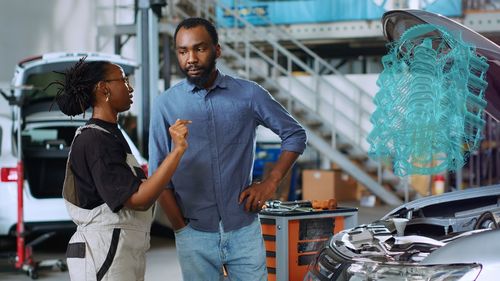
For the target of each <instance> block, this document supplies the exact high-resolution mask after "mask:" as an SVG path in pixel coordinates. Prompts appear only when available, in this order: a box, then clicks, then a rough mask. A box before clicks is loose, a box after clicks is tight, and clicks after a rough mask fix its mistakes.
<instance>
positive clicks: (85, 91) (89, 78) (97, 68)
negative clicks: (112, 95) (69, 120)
mask: <svg viewBox="0 0 500 281" xmlns="http://www.w3.org/2000/svg"><path fill="white" fill-rule="evenodd" d="M86 58H87V57H83V58H81V59H80V60H79V61H78V62H77V63H75V65H73V66H72V67H71V68H69V69H67V70H66V72H64V73H63V74H64V81H55V82H53V83H51V84H56V85H59V89H58V91H57V95H56V97H55V100H56V102H57V105H58V106H59V109H60V110H61V111H62V112H63V113H64V114H66V115H69V116H75V115H79V114H82V113H85V110H87V109H88V108H89V107H91V106H92V105H93V104H94V101H95V95H94V91H95V89H96V85H97V83H99V81H102V80H104V79H105V75H106V71H107V70H108V67H109V66H110V65H111V63H110V62H109V61H91V62H85V59H86Z"/></svg>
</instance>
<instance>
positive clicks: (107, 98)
mask: <svg viewBox="0 0 500 281" xmlns="http://www.w3.org/2000/svg"><path fill="white" fill-rule="evenodd" d="M109 96H110V94H109V92H108V93H106V102H109Z"/></svg>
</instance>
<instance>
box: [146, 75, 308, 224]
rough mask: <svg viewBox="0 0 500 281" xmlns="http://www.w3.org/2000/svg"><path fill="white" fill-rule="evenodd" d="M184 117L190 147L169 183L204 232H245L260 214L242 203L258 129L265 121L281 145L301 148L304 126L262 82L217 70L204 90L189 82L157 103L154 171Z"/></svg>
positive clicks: (151, 156) (187, 214)
mask: <svg viewBox="0 0 500 281" xmlns="http://www.w3.org/2000/svg"><path fill="white" fill-rule="evenodd" d="M177 119H187V120H191V121H192V124H189V125H188V128H189V136H188V145H189V147H188V149H187V150H186V152H185V154H184V156H183V157H182V159H181V162H180V163H179V166H178V167H177V170H176V172H175V174H174V176H173V177H172V180H171V182H170V184H169V185H168V188H173V189H174V190H175V194H176V198H177V202H178V203H179V206H180V207H181V210H182V212H183V214H184V217H185V218H187V219H189V224H190V226H191V227H193V228H194V229H197V230H200V231H209V232H216V231H218V230H219V221H220V220H222V225H223V226H224V231H231V230H235V229H239V228H241V227H243V226H246V225H249V224H250V223H251V222H253V220H255V217H256V215H257V214H256V213H249V212H247V211H245V210H244V205H245V204H244V203H243V204H241V205H240V204H238V198H239V196H240V193H241V192H242V191H243V190H244V189H245V188H247V187H248V186H249V185H250V184H251V183H252V168H253V161H254V156H255V132H256V128H257V126H258V125H262V126H264V127H267V128H269V129H271V130H272V131H273V132H275V133H276V134H277V135H278V136H279V137H280V138H281V140H282V143H281V149H282V150H286V151H293V152H297V153H300V154H301V153H302V152H303V151H304V149H305V147H306V133H305V130H304V129H303V128H302V126H301V125H300V124H299V123H298V122H297V121H296V120H295V119H294V118H293V117H292V116H290V114H289V113H288V112H287V111H286V110H285V109H284V108H283V107H282V106H281V105H280V104H279V103H278V102H277V101H276V100H274V98H273V97H272V96H271V95H270V94H269V93H268V92H267V91H266V90H265V89H264V88H262V87H261V86H259V85H258V84H257V83H254V82H251V81H248V80H243V79H238V78H233V77H231V76H228V75H224V74H223V73H222V72H220V71H219V72H218V76H217V79H216V81H215V83H214V85H213V86H212V87H211V88H210V89H208V90H206V89H199V88H197V87H195V86H194V85H192V84H190V83H188V82H187V81H186V80H183V81H182V82H180V83H178V84H177V85H175V86H173V87H171V88H170V89H168V90H167V91H165V92H164V93H162V94H160V95H159V96H158V97H157V98H156V99H155V100H154V103H153V107H152V111H151V126H150V137H149V165H150V173H153V172H154V171H155V170H156V169H157V168H158V166H159V165H160V164H161V162H162V161H163V159H164V158H165V157H166V156H167V155H168V153H169V151H171V149H172V145H173V143H172V141H171V138H170V135H169V133H168V128H169V126H170V125H172V124H174V123H175V121H176V120H177Z"/></svg>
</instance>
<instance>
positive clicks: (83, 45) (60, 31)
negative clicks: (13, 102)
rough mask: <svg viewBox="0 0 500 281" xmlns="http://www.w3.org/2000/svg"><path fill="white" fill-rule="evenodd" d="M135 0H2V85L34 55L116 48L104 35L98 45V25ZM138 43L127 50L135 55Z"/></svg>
mask: <svg viewBox="0 0 500 281" xmlns="http://www.w3.org/2000/svg"><path fill="white" fill-rule="evenodd" d="M133 1H134V0H70V1H68V0H0V87H2V88H3V89H5V87H8V86H9V83H10V81H11V80H12V75H13V73H14V67H15V65H16V64H17V63H18V62H19V61H21V60H23V59H25V58H27V57H30V56H36V55H40V54H43V53H48V52H81V51H92V52H95V51H101V52H113V42H112V39H111V38H101V40H99V47H98V46H97V25H98V24H99V25H103V24H111V23H112V22H113V20H114V19H115V18H117V17H118V19H121V18H123V17H124V15H123V14H113V11H112V9H110V7H112V6H113V4H121V5H129V4H133ZM124 10H125V9H124ZM125 18H126V19H125V22H132V21H133V12H132V15H130V12H129V14H128V15H125ZM120 22H124V21H123V20H122V21H120ZM131 41H133V40H131ZM134 46H135V41H134V42H129V43H128V44H127V45H126V47H125V49H124V53H123V54H124V55H125V56H127V57H128V58H131V59H135V58H136V54H135V48H134ZM0 99H1V100H0V111H1V112H5V111H4V110H5V106H6V103H5V102H4V101H3V99H2V98H0Z"/></svg>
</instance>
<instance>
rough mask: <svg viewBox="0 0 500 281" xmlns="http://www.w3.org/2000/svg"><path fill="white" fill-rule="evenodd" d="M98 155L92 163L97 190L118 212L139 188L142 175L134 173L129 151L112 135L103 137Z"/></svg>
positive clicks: (114, 210)
mask: <svg viewBox="0 0 500 281" xmlns="http://www.w3.org/2000/svg"><path fill="white" fill-rule="evenodd" d="M97 149H98V157H97V158H96V160H95V162H94V163H93V164H92V165H91V172H92V179H93V181H94V183H95V186H96V189H97V192H98V193H99V195H100V196H101V198H102V199H103V200H104V202H105V203H106V204H107V205H108V206H109V208H110V209H111V210H112V211H113V212H118V211H119V210H120V209H121V208H123V205H124V204H125V202H126V201H127V200H128V199H129V198H130V196H132V194H134V193H135V192H137V190H138V189H139V186H140V185H141V183H142V179H141V175H138V176H136V175H134V174H133V172H132V170H131V169H130V166H129V165H128V164H127V162H126V159H127V153H126V151H125V150H124V149H123V147H122V146H121V145H120V144H117V143H116V141H113V140H112V136H106V137H103V141H102V142H101V143H100V144H99V145H98V148H97Z"/></svg>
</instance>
